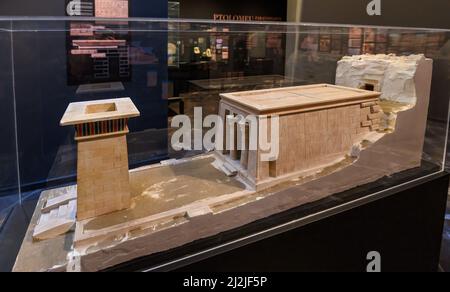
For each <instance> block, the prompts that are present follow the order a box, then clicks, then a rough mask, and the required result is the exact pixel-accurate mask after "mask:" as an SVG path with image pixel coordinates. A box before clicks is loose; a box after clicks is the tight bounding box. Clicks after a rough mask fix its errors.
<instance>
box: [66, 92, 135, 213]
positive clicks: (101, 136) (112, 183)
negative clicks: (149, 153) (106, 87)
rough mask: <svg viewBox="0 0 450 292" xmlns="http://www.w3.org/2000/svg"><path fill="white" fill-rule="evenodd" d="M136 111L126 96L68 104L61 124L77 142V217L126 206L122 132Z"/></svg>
mask: <svg viewBox="0 0 450 292" xmlns="http://www.w3.org/2000/svg"><path fill="white" fill-rule="evenodd" d="M137 116H139V111H138V110H137V109H136V107H135V106H134V104H133V102H132V101H131V100H130V99H129V98H121V99H110V100H100V101H90V102H79V103H71V104H70V105H69V107H68V108H67V111H66V113H65V114H64V116H63V118H62V120H61V125H62V126H68V125H72V126H74V127H75V130H76V137H75V140H76V141H77V142H78V161H77V174H78V177H77V182H78V198H77V220H84V219H88V218H93V217H96V216H100V215H104V214H108V213H111V212H114V211H119V210H123V209H127V208H129V207H130V204H131V201H130V180H129V169H128V150H127V140H126V134H127V133H128V126H127V122H128V119H129V118H132V117H137Z"/></svg>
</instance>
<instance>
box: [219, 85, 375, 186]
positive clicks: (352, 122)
mask: <svg viewBox="0 0 450 292" xmlns="http://www.w3.org/2000/svg"><path fill="white" fill-rule="evenodd" d="M221 96H222V100H221V102H220V115H221V117H222V118H223V120H227V119H228V123H227V124H229V120H230V119H233V118H234V117H236V116H240V117H244V118H245V117H248V116H250V115H252V116H256V117H257V121H258V123H260V121H261V119H262V118H263V116H266V117H268V118H269V119H270V116H272V115H276V116H278V117H279V155H277V157H276V158H272V160H271V161H263V159H261V156H262V155H263V154H264V152H265V151H263V150H261V149H259V148H258V149H257V150H253V151H249V146H248V141H249V137H256V138H257V135H258V134H260V133H257V134H256V135H253V136H252V133H251V131H255V130H256V129H257V128H256V127H252V126H251V125H250V124H251V123H250V122H248V121H245V120H244V121H243V122H242V123H240V124H239V125H238V123H236V124H234V126H235V128H236V129H234V130H231V131H230V129H229V127H225V128H226V129H227V130H226V131H225V136H227V135H233V134H234V135H235V136H236V135H245V137H240V138H241V139H243V140H245V141H246V144H247V145H246V147H243V148H245V149H243V150H238V148H239V147H237V141H238V140H240V139H235V138H233V139H230V137H225V139H224V143H227V142H226V141H234V144H235V145H233V147H225V146H224V147H222V148H223V149H225V150H224V151H217V154H218V157H219V159H221V160H222V161H223V162H224V165H223V168H224V169H226V170H229V171H230V172H231V173H233V172H234V171H233V169H236V171H237V172H238V173H239V175H240V176H241V178H242V179H243V180H245V182H246V183H248V184H250V185H251V186H252V187H254V188H256V189H260V188H264V187H267V186H271V185H273V184H275V183H277V182H280V181H282V180H286V179H292V178H293V177H298V176H301V175H305V172H313V171H317V170H318V169H320V168H323V167H324V166H326V165H329V164H330V163H333V162H336V161H339V160H341V159H342V158H343V157H345V155H346V154H348V153H350V150H351V149H352V146H353V145H355V144H356V145H358V144H360V143H361V142H362V141H363V140H364V138H365V137H366V136H367V134H368V133H370V132H376V131H377V130H379V129H380V122H381V117H382V113H381V107H380V106H379V96H380V93H379V92H374V91H367V90H360V89H354V88H346V87H340V86H334V85H328V84H319V85H311V86H298V87H288V88H280V89H271V90H261V91H248V92H239V93H230V94H222V95H221ZM238 127H245V129H246V130H245V131H240V130H239V129H238ZM263 131H264V130H263ZM267 131H268V132H270V131H269V129H267ZM258 132H259V131H258ZM268 137H270V133H268ZM272 138H274V137H272ZM228 149H231V150H228ZM266 152H267V151H266Z"/></svg>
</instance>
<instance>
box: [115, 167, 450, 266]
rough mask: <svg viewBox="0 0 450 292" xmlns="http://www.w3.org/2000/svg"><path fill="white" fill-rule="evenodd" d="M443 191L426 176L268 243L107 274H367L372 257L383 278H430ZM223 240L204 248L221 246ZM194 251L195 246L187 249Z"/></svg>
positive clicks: (252, 240) (440, 182) (144, 262)
mask: <svg viewBox="0 0 450 292" xmlns="http://www.w3.org/2000/svg"><path fill="white" fill-rule="evenodd" d="M448 186H449V174H447V173H439V174H434V175H429V176H428V177H426V178H423V179H419V180H417V181H413V182H411V183H408V184H406V185H404V186H402V187H399V188H396V189H395V190H390V191H386V192H382V193H381V194H380V195H377V196H372V197H371V196H368V197H363V198H361V199H359V200H355V202H356V203H355V202H351V203H350V204H346V205H347V207H346V208H341V207H340V206H338V207H335V208H331V209H330V210H325V211H323V216H321V218H319V219H317V218H316V219H314V220H311V222H310V223H304V224H297V227H295V226H294V227H293V226H286V227H281V228H278V231H275V232H273V233H272V234H271V235H269V236H268V235H267V234H264V235H261V236H251V237H248V239H244V240H237V241H236V242H235V243H231V244H227V245H225V246H223V247H220V248H212V249H210V250H209V251H206V252H202V253H195V252H194V251H193V250H189V247H187V248H186V247H182V248H181V249H184V252H185V254H186V253H187V254H190V256H187V257H185V258H183V259H181V260H175V261H170V259H169V258H166V259H165V260H163V258H165V255H163V256H162V258H159V260H163V261H165V263H164V264H162V265H160V266H156V267H155V266H154V263H155V260H156V261H157V260H158V257H159V255H158V256H156V257H154V256H152V257H150V258H148V259H139V260H137V261H134V262H131V263H127V264H124V265H121V266H120V267H115V268H113V269H111V271H150V270H151V271H179V272H277V271H291V272H292V271H294V272H297V271H360V272H365V271H367V266H368V264H369V262H370V261H369V260H367V255H368V253H369V252H372V251H376V252H378V253H379V254H380V255H381V270H382V271H384V272H389V271H398V272H403V271H424V272H435V271H438V266H439V255H440V247H441V240H442V232H443V225H444V218H445V209H446V203H447V194H448ZM369 197H371V198H369ZM272 220H273V219H272ZM255 224H257V223H255ZM243 229H244V230H237V231H233V232H234V235H236V234H238V233H239V232H243V234H241V236H246V235H248V234H246V233H244V232H245V227H244V228H243ZM224 237H225V235H219V237H218V238H215V239H205V240H206V241H213V242H214V241H216V242H217V243H219V242H221V241H222V240H224ZM196 245H199V243H193V244H192V246H196ZM192 246H191V248H192ZM197 248H198V246H197ZM205 248H206V246H205ZM186 249H187V250H186ZM152 265H153V266H152Z"/></svg>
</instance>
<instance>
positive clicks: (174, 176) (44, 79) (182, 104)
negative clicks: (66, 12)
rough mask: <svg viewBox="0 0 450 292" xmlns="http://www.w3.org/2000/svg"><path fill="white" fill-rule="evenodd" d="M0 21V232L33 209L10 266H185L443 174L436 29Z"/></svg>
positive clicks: (444, 78) (441, 37)
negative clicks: (20, 208)
mask: <svg viewBox="0 0 450 292" xmlns="http://www.w3.org/2000/svg"><path fill="white" fill-rule="evenodd" d="M0 27H1V29H0V47H1V51H2V52H4V53H3V54H1V55H0V64H1V65H2V66H0V67H1V71H0V76H1V77H2V78H1V87H0V93H1V100H2V107H1V111H2V114H1V115H0V119H1V120H2V125H3V126H2V133H1V134H2V137H3V139H2V140H1V142H0V143H1V144H0V146H1V149H0V150H1V153H0V154H1V156H0V159H1V161H2V163H1V165H0V169H1V173H0V174H1V175H0V195H1V197H0V200H1V204H0V206H1V209H0V212H1V213H0V214H1V215H0V228H2V227H1V226H3V225H5V224H4V222H6V224H7V223H8V220H7V219H8V217H9V216H8V214H9V210H11V208H12V207H14V206H15V205H17V204H20V203H21V202H23V201H24V200H25V201H26V200H31V201H32V200H35V201H37V205H36V208H35V211H34V215H33V216H32V218H31V222H30V224H29V226H28V229H27V230H23V231H20V230H17V233H19V234H20V233H21V234H22V235H18V236H17V237H20V238H22V237H24V239H23V242H22V241H20V240H19V241H18V242H17V246H18V247H17V249H19V247H20V251H19V253H18V256H17V260H16V262H15V265H14V270H15V271H98V270H105V269H108V268H111V267H114V266H117V265H119V264H122V263H124V262H127V261H132V260H136V259H139V258H146V259H148V261H146V262H147V266H146V268H147V269H149V270H152V269H156V268H160V267H162V266H164V265H166V264H167V263H169V262H171V263H173V262H179V263H180V264H181V263H182V262H183V260H184V259H186V258H187V257H189V258H191V259H192V258H193V257H195V256H196V255H199V254H202V253H204V252H205V251H206V250H208V252H211V251H217V252H220V250H221V248H224V247H225V246H227V248H230V246H232V244H236V243H238V242H240V241H243V240H248V239H249V238H252V236H254V235H255V234H258V236H261V235H262V234H263V235H264V234H265V236H270V234H271V233H272V232H276V230H277V227H278V226H284V227H285V226H288V225H289V224H290V222H297V223H298V222H301V220H302V219H303V218H306V217H308V218H311V217H314V216H326V213H327V210H330V209H333V210H336V209H339V208H340V207H342V206H344V205H348V204H351V202H353V201H355V200H358V201H360V200H364V199H365V198H368V197H370V198H371V199H373V198H376V197H377V196H383V195H384V194H386V192H387V191H388V190H392V189H395V188H398V187H400V186H404V185H407V184H409V183H411V182H412V181H417V180H421V179H424V178H426V177H428V176H430V175H433V174H436V173H439V172H442V171H443V169H444V165H445V154H446V146H447V132H448V131H447V130H448V113H449V111H448V109H449V92H450V91H449V86H450V85H449V84H450V83H449V77H450V75H449V72H450V71H449V68H450V63H449V53H450V42H449V36H450V34H449V32H448V31H445V30H435V29H433V30H430V29H407V28H388V27H354V26H329V25H319V24H293V23H272V22H221V21H215V22H210V21H199V20H185V19H169V20H158V19H128V18H126V19H123V18H122V19H120V18H117V19H112V18H83V17H80V18H37V19H19V18H15V19H1V21H0ZM331 197H332V199H331ZM11 206H12V207H11ZM292 210H296V212H290V214H291V215H290V216H280V217H279V218H278V217H277V215H278V214H283V213H284V212H287V211H292ZM267 218H271V219H270V220H267ZM277 218H278V219H277ZM10 220H13V218H10ZM255 222H256V223H258V224H256V225H252V224H253V223H255ZM244 226H246V228H243V227H244ZM249 226H253V227H252V228H249ZM0 230H1V229H0ZM0 256H2V255H0ZM10 256H11V255H10ZM14 258H16V255H14Z"/></svg>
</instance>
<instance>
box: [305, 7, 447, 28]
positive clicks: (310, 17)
mask: <svg viewBox="0 0 450 292" xmlns="http://www.w3.org/2000/svg"><path fill="white" fill-rule="evenodd" d="M302 2H303V3H302V4H303V5H302V22H318V23H340V24H365V25H381V26H408V27H427V28H450V18H449V11H450V1H448V0H432V1H423V0H381V4H382V15H381V16H369V15H368V14H367V13H366V8H367V5H368V4H369V3H370V0H303V1H302Z"/></svg>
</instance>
